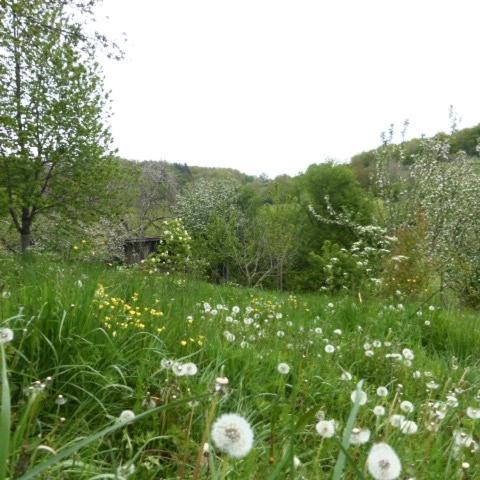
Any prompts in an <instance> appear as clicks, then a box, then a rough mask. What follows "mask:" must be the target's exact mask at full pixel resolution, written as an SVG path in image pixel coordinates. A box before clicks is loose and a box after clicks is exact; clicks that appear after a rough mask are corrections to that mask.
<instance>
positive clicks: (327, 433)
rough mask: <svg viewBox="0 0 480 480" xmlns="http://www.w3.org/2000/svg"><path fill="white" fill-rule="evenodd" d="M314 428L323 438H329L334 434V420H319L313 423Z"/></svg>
mask: <svg viewBox="0 0 480 480" xmlns="http://www.w3.org/2000/svg"><path fill="white" fill-rule="evenodd" d="M315 430H316V431H317V433H318V434H319V435H320V436H321V437H323V438H331V437H333V436H334V435H335V420H320V421H319V422H318V423H317V424H316V425H315Z"/></svg>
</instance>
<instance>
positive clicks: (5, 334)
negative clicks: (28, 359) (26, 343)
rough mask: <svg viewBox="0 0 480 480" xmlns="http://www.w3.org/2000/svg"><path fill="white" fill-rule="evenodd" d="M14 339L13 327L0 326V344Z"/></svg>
mask: <svg viewBox="0 0 480 480" xmlns="http://www.w3.org/2000/svg"><path fill="white" fill-rule="evenodd" d="M12 340H13V330H12V329H11V328H0V344H4V343H8V342H11V341H12Z"/></svg>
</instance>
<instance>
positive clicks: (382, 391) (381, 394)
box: [377, 387, 388, 397]
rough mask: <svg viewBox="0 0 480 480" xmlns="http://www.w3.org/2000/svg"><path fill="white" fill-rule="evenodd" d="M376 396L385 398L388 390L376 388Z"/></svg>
mask: <svg viewBox="0 0 480 480" xmlns="http://www.w3.org/2000/svg"><path fill="white" fill-rule="evenodd" d="M377 395H378V396H379V397H387V396H388V388H387V387H378V388H377Z"/></svg>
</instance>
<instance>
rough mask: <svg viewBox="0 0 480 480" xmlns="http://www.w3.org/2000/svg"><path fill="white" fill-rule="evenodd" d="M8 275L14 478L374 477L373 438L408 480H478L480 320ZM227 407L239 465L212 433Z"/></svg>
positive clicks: (119, 274) (2, 458) (252, 293)
mask: <svg viewBox="0 0 480 480" xmlns="http://www.w3.org/2000/svg"><path fill="white" fill-rule="evenodd" d="M0 278H1V280H2V282H3V287H2V292H1V293H0V319H1V323H0V327H1V328H10V329H11V330H13V333H14V337H13V340H11V341H4V342H3V343H2V344H1V348H2V351H4V362H3V363H2V368H3V374H4V376H3V382H2V401H3V407H2V408H3V410H2V417H1V422H0V424H1V425H2V428H0V441H1V442H2V445H1V448H2V451H3V453H2V454H1V455H0V477H1V478H10V479H17V478H18V479H28V478H40V479H92V480H93V479H103V478H105V479H106V478H114V479H122V478H138V479H152V480H153V479H191V478H194V479H207V478H214V479H220V478H228V479H260V478H262V479H283V478H297V479H301V478H304V479H316V478H318V479H322V478H326V479H327V478H345V479H357V478H365V479H366V478H372V477H371V476H370V474H369V472H368V471H367V468H366V467H365V462H366V458H367V455H368V452H369V450H370V448H371V447H372V445H373V444H374V443H377V442H386V443H388V444H389V445H390V446H391V447H392V448H393V449H394V450H395V451H396V452H397V454H398V456H399V458H400V461H401V464H402V473H401V476H400V477H399V478H403V479H407V478H409V479H414V478H415V479H418V480H426V479H461V478H465V479H467V478H468V479H475V478H480V463H479V462H478V455H479V452H478V446H477V441H478V440H479V437H480V427H479V425H480V421H479V420H477V419H476V418H478V417H480V368H479V364H478V360H479V358H480V353H479V348H478V346H479V345H480V327H479V323H478V315H475V314H474V313H469V312H462V311H447V310H445V309H444V308H443V307H442V306H440V305H437V304H436V303H435V301H434V299H427V300H426V301H424V302H423V303H422V302H417V303H410V302H407V301H404V300H402V298H394V299H391V300H381V301H380V300H378V299H374V298H372V299H367V298H363V299H362V298H356V297H353V296H348V295H345V296H336V297H329V296H326V295H313V294H311V295H298V296H296V295H292V294H288V293H271V292H267V291H262V290H251V289H245V288H237V287H230V286H214V285H210V284H207V283H202V282H196V281H193V280H188V279H181V278H173V277H168V276H161V275H158V274H154V275H150V274H148V272H143V271H140V270H132V269H122V268H117V267H114V266H111V267H108V266H98V265H93V264H90V265H89V264H81V263H75V264H74V263H64V264H62V263H54V262H48V261H46V260H42V259H35V258H33V259H30V260H29V261H25V262H22V261H18V259H17V260H15V261H13V260H12V261H10V260H5V261H3V262H2V265H1V267H0ZM5 362H6V363H5ZM282 364H286V365H282ZM5 366H6V370H5ZM7 372H8V373H7ZM7 374H8V383H7V381H6V377H5V375H7ZM362 380H363V382H364V383H363V386H362V389H363V391H364V392H365V394H366V403H364V404H362V405H360V403H363V402H360V395H359V396H358V399H359V400H358V401H357V402H355V403H353V402H352V392H354V391H355V390H356V388H357V384H358V383H359V382H360V381H362ZM227 382H228V383H227ZM7 386H8V387H9V391H8V389H7ZM379 387H385V388H380V389H379ZM8 393H9V394H10V395H8ZM7 397H10V398H11V411H10V410H9V409H8V408H7V407H8V399H7ZM362 397H364V396H363V395H362ZM354 399H355V397H354ZM362 400H365V398H362ZM353 407H356V408H353ZM382 407H383V408H382ZM352 408H353V410H358V414H357V416H356V418H353V415H352ZM125 411H132V412H134V414H135V417H133V415H132V414H131V412H129V413H127V414H125ZM122 412H123V414H122ZM223 413H237V414H239V415H241V416H242V417H244V418H246V419H247V420H248V422H249V423H250V425H251V426H252V428H253V432H254V444H253V448H252V450H251V451H249V452H248V454H247V455H245V456H243V458H239V459H236V458H231V457H230V456H228V455H226V454H224V453H223V452H222V451H220V449H218V448H216V445H215V442H212V441H211V439H210V432H211V428H212V423H213V422H214V421H215V419H216V418H218V417H219V416H220V415H221V414H223ZM353 414H355V411H353ZM122 415H123V417H122ZM125 415H127V417H128V415H131V416H130V417H128V420H129V421H123V423H122V421H120V420H119V418H123V419H124V420H125V418H126V417H125ZM399 415H403V417H399ZM349 416H350V420H351V422H353V425H350V426H349V431H348V432H347V434H348V433H349V432H350V434H349V435H347V436H348V437H349V439H350V440H351V442H350V443H351V445H350V446H349V447H348V448H346V449H345V447H342V446H341V444H342V437H344V436H345V429H346V427H347V421H348V419H349ZM132 418H133V420H132ZM329 420H333V422H326V421H329ZM5 422H7V423H8V422H10V423H11V427H12V428H11V434H9V432H8V429H7V430H6V428H5V425H6V423H5ZM319 422H320V425H319ZM322 422H323V423H322ZM322 426H323V429H322ZM352 426H353V428H354V430H351V427H352ZM8 437H9V438H8ZM343 440H344V443H343V445H345V439H343ZM347 440H348V438H347ZM205 444H207V445H205ZM5 446H7V447H8V448H6V447H5ZM341 453H343V455H340V457H342V458H340V464H341V463H342V462H343V461H344V462H345V469H344V471H343V473H342V472H339V471H338V469H339V468H340V467H339V462H338V458H339V454H341ZM6 458H8V460H7V459H6ZM2 462H3V464H2ZM336 465H337V467H335V466H336ZM335 468H337V471H336V472H334V469H335ZM1 475H3V476H1ZM335 475H336V476H335ZM377 478H381V477H377ZM383 478H390V477H387V476H385V477H383ZM395 478H396V477H395Z"/></svg>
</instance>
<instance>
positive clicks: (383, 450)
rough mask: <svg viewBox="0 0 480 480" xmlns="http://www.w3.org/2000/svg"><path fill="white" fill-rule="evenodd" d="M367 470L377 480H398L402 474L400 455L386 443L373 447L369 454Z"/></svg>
mask: <svg viewBox="0 0 480 480" xmlns="http://www.w3.org/2000/svg"><path fill="white" fill-rule="evenodd" d="M367 468H368V471H369V473H370V475H371V476H372V477H373V478H374V479H375V480H396V479H397V478H398V477H399V476H400V473H401V472H402V464H401V462H400V459H399V458H398V455H397V454H396V452H395V450H393V448H392V447H391V446H390V445H388V444H386V443H376V444H375V445H373V447H372V448H371V449H370V452H369V454H368V458H367Z"/></svg>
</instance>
